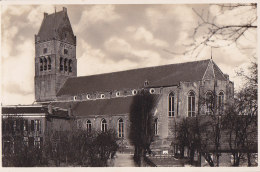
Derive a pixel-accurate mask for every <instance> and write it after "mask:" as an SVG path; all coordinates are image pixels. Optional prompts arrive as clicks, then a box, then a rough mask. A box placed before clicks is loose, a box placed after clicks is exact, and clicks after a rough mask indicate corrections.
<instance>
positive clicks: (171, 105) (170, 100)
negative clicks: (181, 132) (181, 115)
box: [169, 93, 174, 117]
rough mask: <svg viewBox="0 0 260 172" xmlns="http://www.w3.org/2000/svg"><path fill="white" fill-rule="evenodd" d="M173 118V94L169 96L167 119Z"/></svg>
mask: <svg viewBox="0 0 260 172" xmlns="http://www.w3.org/2000/svg"><path fill="white" fill-rule="evenodd" d="M173 116H174V93H170V94H169V117H173Z"/></svg>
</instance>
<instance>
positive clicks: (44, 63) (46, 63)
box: [40, 56, 51, 71]
mask: <svg viewBox="0 0 260 172" xmlns="http://www.w3.org/2000/svg"><path fill="white" fill-rule="evenodd" d="M47 67H48V70H51V57H50V56H48V57H47V58H46V57H41V58H40V71H43V70H44V71H46V70H47Z"/></svg>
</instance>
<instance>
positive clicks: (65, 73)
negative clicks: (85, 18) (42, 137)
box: [34, 7, 77, 102]
mask: <svg viewBox="0 0 260 172" xmlns="http://www.w3.org/2000/svg"><path fill="white" fill-rule="evenodd" d="M76 76H77V59H76V36H75V35H74V33H73V30H72V27H71V24H70V21H69V17H68V15H67V9H66V8H64V7H63V10H62V11H59V12H56V11H55V13H53V14H47V13H44V18H43V21H42V24H41V27H40V30H39V32H38V34H37V35H35V77H34V84H35V100H36V101H37V102H43V101H52V100H55V99H56V94H57V92H58V91H59V89H60V88H61V87H62V86H63V84H64V82H65V81H66V80H67V79H68V78H69V77H76Z"/></svg>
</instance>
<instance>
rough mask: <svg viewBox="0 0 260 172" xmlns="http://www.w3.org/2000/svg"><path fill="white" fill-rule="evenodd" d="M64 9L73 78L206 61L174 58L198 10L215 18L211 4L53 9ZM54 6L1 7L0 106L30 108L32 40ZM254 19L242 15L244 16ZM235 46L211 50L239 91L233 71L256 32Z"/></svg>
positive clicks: (245, 60)
mask: <svg viewBox="0 0 260 172" xmlns="http://www.w3.org/2000/svg"><path fill="white" fill-rule="evenodd" d="M63 6H65V7H67V10H68V15H69V18H70V22H71V24H72V28H73V31H74V34H75V35H76V36H77V59H78V76H85V75H92V74H98V73H107V72H113V71H121V70H126V69H133V68H141V67H148V66H158V65H164V64H172V63H179V62H186V61H194V60H201V59H209V58H210V56H211V55H210V54H211V50H210V48H205V49H203V51H202V52H201V53H200V54H199V56H197V57H195V56H193V55H186V56H182V55H175V54H172V53H170V52H180V51H182V50H184V49H185V47H184V46H183V44H189V43H190V42H191V41H192V40H191V38H190V35H191V34H192V33H193V30H194V27H195V26H196V25H197V23H198V20H199V19H198V16H197V15H196V14H195V13H194V11H193V10H192V8H194V9H195V10H197V11H201V10H204V11H209V14H210V16H214V15H215V14H217V13H218V11H219V9H218V7H217V6H210V5H206V4H205V5H56V10H57V11H60V10H62V7H63ZM54 9H55V7H54V6H53V5H41V6H36V5H31V6H30V5H3V6H2V56H1V57H2V64H1V65H2V68H1V70H2V71H1V72H2V78H1V79H2V103H3V104H4V105H7V104H31V103H32V102H33V101H34V53H35V50H34V35H35V34H37V33H38V31H39V28H40V24H41V22H42V19H43V13H44V12H47V13H53V12H54ZM240 12H241V11H235V12H232V13H227V14H224V16H222V18H219V19H218V22H220V23H221V22H223V23H232V22H234V21H239V19H240V18H241V15H240V16H239V15H238V14H239V13H240ZM251 15H255V14H250V13H243V17H244V18H246V17H247V16H251ZM241 42H242V43H243V46H244V47H250V49H246V50H243V51H241V50H239V49H238V48H237V47H236V45H231V46H229V47H223V48H221V49H220V48H218V49H213V60H214V61H215V62H216V64H217V65H218V66H219V67H220V69H221V70H222V71H223V72H224V73H227V74H229V76H230V79H231V81H234V83H235V88H236V89H238V87H239V84H240V83H242V82H241V80H240V79H239V78H237V77H235V71H237V70H239V69H240V68H245V67H246V66H247V65H248V64H249V62H250V58H251V57H252V56H253V55H254V54H255V53H256V49H255V48H256V31H253V30H252V31H251V32H250V33H248V34H247V37H246V39H242V40H241Z"/></svg>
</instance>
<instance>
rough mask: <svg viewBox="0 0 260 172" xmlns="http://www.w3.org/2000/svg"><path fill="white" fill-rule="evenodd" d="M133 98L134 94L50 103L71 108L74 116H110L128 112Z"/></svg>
mask: <svg viewBox="0 0 260 172" xmlns="http://www.w3.org/2000/svg"><path fill="white" fill-rule="evenodd" d="M133 99H134V96H129V97H118V98H112V99H96V100H87V101H79V102H76V101H75V102H52V103H51V105H52V106H53V107H60V108H63V109H69V108H71V110H72V114H73V115H75V116H82V117H88V116H94V115H105V116H112V115H115V114H128V113H130V106H131V104H132V102H133Z"/></svg>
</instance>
